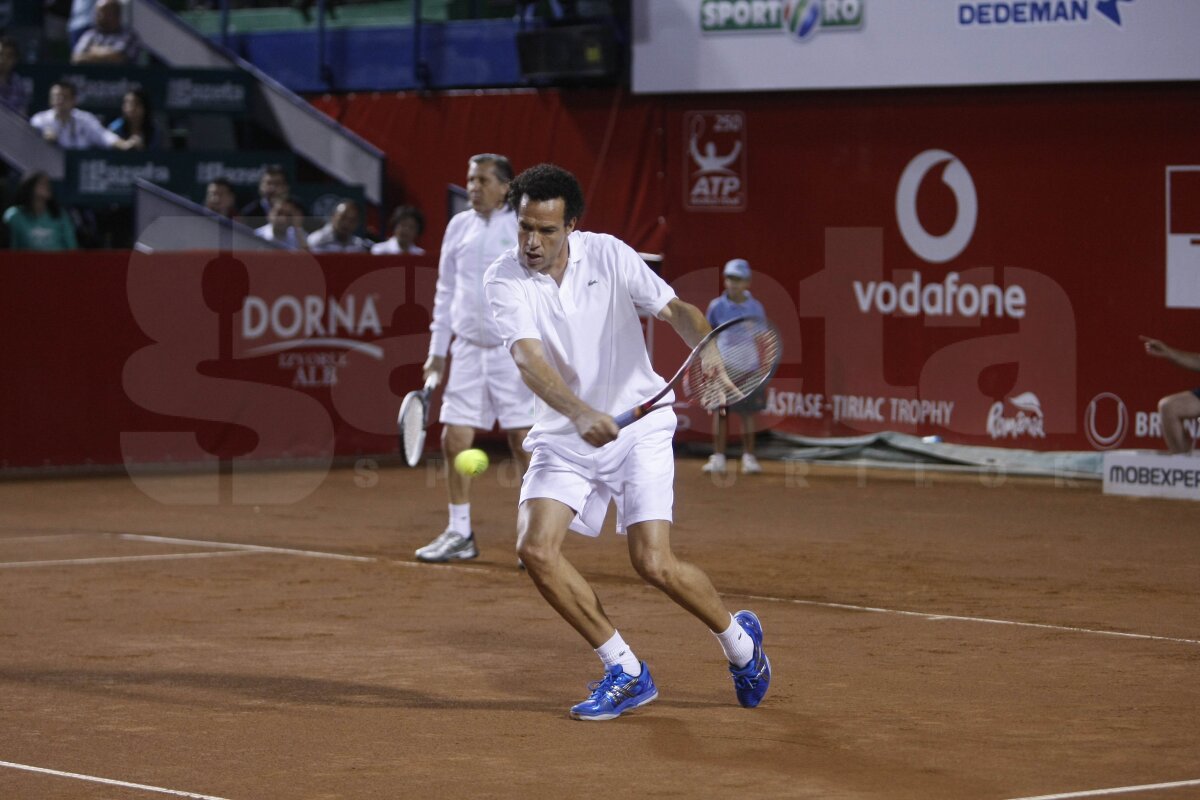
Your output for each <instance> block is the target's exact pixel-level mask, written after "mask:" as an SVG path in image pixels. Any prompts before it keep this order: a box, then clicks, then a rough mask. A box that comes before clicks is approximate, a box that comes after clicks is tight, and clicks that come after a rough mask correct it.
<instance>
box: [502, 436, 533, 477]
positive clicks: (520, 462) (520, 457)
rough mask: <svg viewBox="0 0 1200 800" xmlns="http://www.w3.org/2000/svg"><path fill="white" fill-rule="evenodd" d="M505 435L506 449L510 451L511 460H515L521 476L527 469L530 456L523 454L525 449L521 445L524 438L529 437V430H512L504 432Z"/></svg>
mask: <svg viewBox="0 0 1200 800" xmlns="http://www.w3.org/2000/svg"><path fill="white" fill-rule="evenodd" d="M504 433H505V435H506V436H507V437H508V449H509V450H511V451H512V454H513V458H515V459H516V460H517V466H519V467H520V468H521V474H522V475H524V474H525V470H527V469H529V457H530V454H529V453H527V452H525V448H524V447H522V446H521V445H522V444H523V443H524V442H525V437H526V436H528V435H529V428H514V429H512V430H506V431H505V432H504Z"/></svg>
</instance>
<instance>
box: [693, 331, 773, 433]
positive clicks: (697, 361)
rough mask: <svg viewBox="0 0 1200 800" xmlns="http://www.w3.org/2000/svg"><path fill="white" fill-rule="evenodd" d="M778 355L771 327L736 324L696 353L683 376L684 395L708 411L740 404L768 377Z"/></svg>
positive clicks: (720, 333)
mask: <svg viewBox="0 0 1200 800" xmlns="http://www.w3.org/2000/svg"><path fill="white" fill-rule="evenodd" d="M781 355H782V345H781V342H780V340H779V333H778V331H776V330H775V328H774V326H772V325H771V324H770V323H768V322H766V321H765V320H759V319H746V320H745V321H744V322H743V321H741V320H739V323H738V324H735V325H731V326H729V327H728V328H726V329H725V330H723V331H720V332H719V333H718V334H717V335H716V336H714V337H713V338H712V339H711V340H709V341H708V342H707V343H706V344H705V346H704V347H703V348H701V349H700V351H699V352H697V354H696V357H695V358H694V359H693V360H692V362H691V363H690V364H689V365H688V370H687V372H686V373H685V374H684V378H683V387H682V388H683V392H684V394H685V395H687V397H688V398H689V399H690V400H692V401H693V402H695V403H697V404H699V405H700V406H701V407H703V408H705V409H707V410H710V411H711V410H713V409H716V408H720V407H721V406H728V405H732V404H734V403H737V402H740V401H742V400H744V399H746V398H747V397H749V396H750V395H751V394H753V393H754V391H755V390H756V389H758V387H759V386H761V385H762V384H763V383H764V382H765V381H766V380H767V379H768V378H770V377H771V373H772V372H773V371H774V370H775V366H776V365H777V364H778V363H779V359H780V357H781Z"/></svg>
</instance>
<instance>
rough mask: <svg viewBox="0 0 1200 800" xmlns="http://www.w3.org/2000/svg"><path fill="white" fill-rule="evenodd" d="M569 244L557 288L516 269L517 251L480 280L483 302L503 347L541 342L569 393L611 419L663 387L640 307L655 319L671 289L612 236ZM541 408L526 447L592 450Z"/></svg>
mask: <svg viewBox="0 0 1200 800" xmlns="http://www.w3.org/2000/svg"><path fill="white" fill-rule="evenodd" d="M567 246H568V248H569V252H568V257H567V268H566V271H565V272H564V273H563V280H562V285H561V286H559V285H558V284H556V283H555V282H554V279H553V278H551V277H549V276H547V275H540V274H538V273H536V272H532V271H530V270H528V269H526V268H525V267H523V266H521V263H520V261H519V260H518V257H517V249H516V248H513V249H511V250H508V251H507V252H505V253H504V254H503V255H501V256H500V258H498V259H497V260H496V262H495V263H494V264H492V266H491V267H489V268H488V271H487V273H486V275H485V276H484V284H485V289H486V291H487V297H488V301H489V302H490V303H491V307H492V313H493V315H494V317H495V320H496V325H497V327H498V329H499V331H500V335H501V336H502V337H503V339H504V346H505V347H506V348H508V349H509V350H511V349H512V346H513V343H514V342H516V341H517V340H518V339H538V340H540V341H541V343H542V348H543V350H544V351H545V353H546V360H547V361H548V362H549V363H550V366H552V367H554V369H556V370H557V371H558V374H559V375H561V376H562V378H563V380H564V381H566V384H567V386H568V387H569V388H570V390H571V391H572V392H573V393H574V394H575V395H576V396H577V397H579V398H580V399H581V400H583V402H585V403H587V404H588V405H590V406H591V407H592V408H595V409H597V410H598V411H603V412H605V413H606V414H611V415H614V416H615V415H617V414H620V413H621V412H623V411H628V410H629V409H630V408H633V407H634V406H635V405H637V404H638V403H641V402H644V401H645V400H648V399H649V398H651V397H653V396H654V394H655V393H656V392H658V391H659V390H660V389H662V388H663V386H665V385H666V381H665V380H663V378H662V377H661V376H660V375H658V374H657V373H656V372H655V371H654V368H653V367H652V366H651V365H650V356H649V354H648V353H647V352H646V340H645V336H644V334H643V333H642V323H641V320H639V319H638V310H639V309H641V310H643V311H646V312H649V313H650V314H654V315H656V316H657V314H658V312H660V311H662V309H663V308H664V307H666V305H667V303H669V302H671V301H672V300H673V299H675V291H674V290H673V289H672V288H671V287H670V286H668V285H667V283H666V281H664V280H663V279H662V278H660V277H658V276H657V275H655V274H654V273H653V272H652V271H651V270H650V268H649V267H647V266H646V263H645V262H644V261H642V259H641V257H640V256H638V254H637V253H635V252H634V251H633V248H631V247H629V245H627V244H625V243H624V242H622V241H621V240H619V239H616V238H614V237H612V236H608V235H606V234H602V233H584V232H582V231H574V232H573V233H571V235H570V236H569V237H568V239H567ZM665 399H666V400H668V401H670V400H672V399H673V397H672V396H671V395H670V394H668V395H667V397H666V398H665ZM539 407H540V413H539V415H538V418H537V422H536V423H534V426H533V428H532V430H531V431H530V432H529V438H528V439H527V440H526V441H527V448H526V449H529V445H532V444H534V443H535V442H536V441H538V440H539V439H542V438H551V439H554V440H558V442H559V443H560V444H562V445H563V446H566V447H568V448H569V449H571V450H573V451H575V452H577V453H587V452H594V451H595V448H594V447H592V446H591V445H589V444H587V443H586V442H584V441H583V439H582V438H581V437H580V436H579V434H578V433H576V431H575V426H574V425H573V424H572V423H571V421H570V420H569V419H567V418H566V417H565V416H563V415H562V414H560V413H558V412H557V411H555V410H554V409H552V408H550V407H549V406H547V405H546V404H545V403H539Z"/></svg>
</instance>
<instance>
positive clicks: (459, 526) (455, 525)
mask: <svg viewBox="0 0 1200 800" xmlns="http://www.w3.org/2000/svg"><path fill="white" fill-rule="evenodd" d="M450 530H452V531H458V532H459V533H461V534H463V535H465V536H466V535H470V533H471V504H470V503H463V504H462V505H461V506H456V505H454V504H453V503H451V504H450Z"/></svg>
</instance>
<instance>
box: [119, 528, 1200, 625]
mask: <svg viewBox="0 0 1200 800" xmlns="http://www.w3.org/2000/svg"><path fill="white" fill-rule="evenodd" d="M117 538H119V539H135V540H138V541H144V542H163V543H170V544H190V545H195V546H197V547H221V548H226V549H230V550H252V551H256V552H264V553H283V554H288V555H297V556H308V557H310V558H334V559H339V560H342V561H360V562H367V563H384V564H393V565H395V566H399V567H410V568H416V569H438V568H440V569H446V570H453V571H455V572H466V573H474V574H477V575H479V574H488V575H490V574H498V573H501V572H503V571H504V570H502V569H500V568H493V567H467V566H459V565H457V564H426V563H423V562H416V561H397V560H392V559H384V558H374V557H371V556H348V555H342V554H340V553H327V552H323V551H318V550H293V549H290V548H286V547H267V546H265V545H259V544H237V543H234V542H210V541H202V540H199V539H177V538H173V537H169V536H150V535H147V534H140V533H121V534H117ZM727 594H728V595H729V596H734V597H745V598H748V599H750V600H763V601H765V602H771V603H792V604H794V605H801V606H818V607H821V608H840V609H844V610H847V611H870V612H872V613H875V614H895V615H897V616H902V617H920V618H922V619H926V620H953V621H956V622H982V623H987V624H989V625H1013V626H1016V627H1020V628H1040V629H1042V630H1051V631H1063V632H1065V633H1085V634H1092V635H1095V636H1116V637H1121V638H1124V639H1146V640H1150V641H1159V642H1175V643H1176V644H1195V645H1200V639H1181V638H1178V637H1174V636H1153V635H1151V634H1148V633H1123V632H1121V631H1103V630H1096V629H1094V628H1079V627H1072V626H1069V625H1048V624H1046V623H1041V622H1018V621H1015V620H1008V619H989V618H987V617H964V616H957V615H954V614H929V613H925V612H921V611H903V610H900V609H894V608H875V607H873V606H856V605H850V604H848V603H823V602H820V601H817V600H797V599H794V598H790V597H770V596H765V595H753V594H741V593H738V592H729V593H727Z"/></svg>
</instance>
